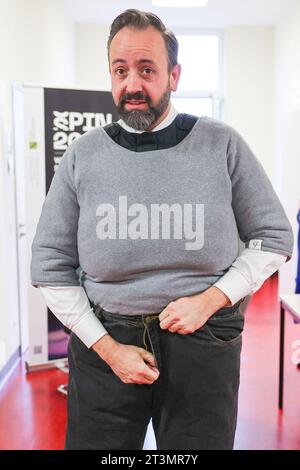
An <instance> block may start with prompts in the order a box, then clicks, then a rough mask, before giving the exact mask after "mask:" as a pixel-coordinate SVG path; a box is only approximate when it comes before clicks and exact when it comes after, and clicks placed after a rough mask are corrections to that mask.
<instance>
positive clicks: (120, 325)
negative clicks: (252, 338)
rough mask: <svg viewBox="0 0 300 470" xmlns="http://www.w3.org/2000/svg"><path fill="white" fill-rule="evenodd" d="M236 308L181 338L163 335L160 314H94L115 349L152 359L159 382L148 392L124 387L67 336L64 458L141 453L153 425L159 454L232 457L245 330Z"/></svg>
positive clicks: (73, 337)
mask: <svg viewBox="0 0 300 470" xmlns="http://www.w3.org/2000/svg"><path fill="white" fill-rule="evenodd" d="M239 304H240V302H239V303H238V304H235V305H234V306H233V307H229V308H223V309H220V310H218V311H217V312H216V313H215V314H214V315H213V316H212V317H211V318H210V319H209V320H208V322H207V323H206V324H205V325H204V326H203V327H201V328H199V329H198V330H196V331H195V332H194V333H191V334H185V335H183V334H179V333H171V332H169V331H168V330H162V329H161V328H160V321H159V318H158V314H153V315H152V314H149V315H135V316H127V315H119V314H116V313H111V312H107V311H105V310H103V309H102V308H101V307H99V306H95V308H94V311H95V314H96V315H97V317H98V318H99V319H100V320H101V322H102V323H103V325H104V326H105V328H106V330H107V331H108V332H109V334H110V335H111V336H112V337H113V338H114V339H115V340H116V341H119V342H120V343H123V344H131V345H136V346H139V347H143V348H145V349H147V350H149V351H151V352H152V353H153V355H154V356H155V358H156V361H157V365H158V369H159V371H160V375H159V378H158V379H157V380H156V381H155V382H154V383H153V384H135V383H130V384H125V383H124V382H122V381H121V380H120V379H119V377H118V376H117V375H116V374H115V373H114V372H113V370H112V369H111V368H110V366H109V365H108V364H107V363H106V362H105V361H104V360H103V359H101V358H100V357H99V355H98V354H97V353H96V352H95V351H94V350H93V349H92V348H87V347H86V346H85V345H84V343H83V342H82V341H81V340H80V339H79V338H78V337H77V336H76V335H75V334H74V333H71V336H70V341H69V346H68V359H69V369H70V373H69V386H68V422H67V433H66V442H65V450H71V449H97V450H99V449H101V450H104V449H105V450H132V449H135V450H137V449H142V448H143V444H144V438H145V434H146V431H147V426H148V423H149V421H150V419H151V418H152V425H153V430H154V433H155V438H156V444H157V450H178V449H190V450H201V449H232V448H233V444H234V435H235V429H236V419H237V404H238V389H239V378H240V353H241V346H242V331H243V328H244V315H243V313H242V312H241V310H240V308H239Z"/></svg>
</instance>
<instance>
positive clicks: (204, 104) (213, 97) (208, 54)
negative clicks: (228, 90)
mask: <svg viewBox="0 0 300 470" xmlns="http://www.w3.org/2000/svg"><path fill="white" fill-rule="evenodd" d="M176 37H177V40H178V43H179V52H178V62H179V63H180V64H181V67H182V68H181V76H180V80H179V84H178V89H177V92H176V93H173V94H172V102H173V104H174V106H175V108H176V109H177V111H178V112H185V113H189V114H194V115H196V116H201V115H206V116H210V117H215V118H217V119H221V116H222V86H223V83H222V54H221V51H222V36H221V33H220V32H207V33H202V34H201V33H198V34H176Z"/></svg>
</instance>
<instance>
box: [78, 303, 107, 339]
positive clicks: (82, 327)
mask: <svg viewBox="0 0 300 470" xmlns="http://www.w3.org/2000/svg"><path fill="white" fill-rule="evenodd" d="M72 331H73V332H74V333H75V334H76V335H77V336H78V338H79V339H81V341H82V342H83V343H84V344H85V345H86V346H87V347H88V348H90V347H91V346H92V345H93V344H94V343H96V341H98V340H99V339H100V338H102V336H104V335H106V334H108V331H107V330H106V329H105V328H104V326H103V325H102V323H101V322H100V320H98V318H97V317H96V316H95V314H94V312H93V311H92V310H91V311H90V312H88V313H87V314H86V315H84V317H83V318H82V320H81V321H80V322H79V323H77V324H76V326H75V327H74V328H72Z"/></svg>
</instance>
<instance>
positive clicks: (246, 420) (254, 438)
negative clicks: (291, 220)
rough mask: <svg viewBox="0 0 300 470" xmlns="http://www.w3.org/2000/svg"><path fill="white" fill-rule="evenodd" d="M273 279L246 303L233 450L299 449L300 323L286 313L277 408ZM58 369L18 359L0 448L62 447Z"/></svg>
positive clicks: (3, 398)
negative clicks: (36, 367)
mask: <svg viewBox="0 0 300 470" xmlns="http://www.w3.org/2000/svg"><path fill="white" fill-rule="evenodd" d="M276 289H277V279H276V277H275V278H272V279H270V280H269V281H267V282H266V283H265V284H264V286H263V287H262V288H261V290H260V291H259V292H258V293H256V294H255V295H254V297H253V299H252V300H251V303H250V304H249V306H248V310H247V315H246V325H245V332H244V343H243V353H242V370H241V386H240V401H239V417H238V427H237V433H236V443H235V448H236V449H270V450H271V449H293V450H295V449H300V394H299V390H300V371H299V370H297V368H296V366H295V365H294V364H293V363H292V360H291V356H292V352H293V350H292V347H291V345H292V342H293V341H294V340H296V339H298V340H300V325H294V324H293V322H292V320H291V318H290V317H289V316H288V315H287V317H286V343H285V344H286V348H285V388H284V392H285V394H284V411H283V412H282V413H280V412H278V409H277V398H278V395H277V394H278V353H279V304H278V301H277V291H276ZM66 381H67V376H66V374H64V373H63V372H61V371H60V370H51V371H45V372H32V373H30V374H28V375H26V373H25V368H24V365H23V364H19V365H18V367H17V369H16V370H15V371H14V373H13V375H12V376H11V377H10V379H9V381H8V383H7V384H6V385H5V386H4V387H3V389H2V390H1V392H0V422H1V426H0V449H62V448H63V446H64V438H65V425H66V399H65V398H64V397H63V396H62V395H60V394H59V393H58V392H57V391H56V387H57V386H58V385H60V384H61V383H64V382H66Z"/></svg>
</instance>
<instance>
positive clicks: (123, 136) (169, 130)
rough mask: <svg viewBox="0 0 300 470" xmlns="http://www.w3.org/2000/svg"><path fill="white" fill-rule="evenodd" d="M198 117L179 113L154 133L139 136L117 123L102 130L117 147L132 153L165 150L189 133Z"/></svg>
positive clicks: (144, 133)
mask: <svg viewBox="0 0 300 470" xmlns="http://www.w3.org/2000/svg"><path fill="white" fill-rule="evenodd" d="M197 119H198V117H197V116H193V115H191V114H186V113H179V114H177V116H176V118H175V119H174V120H173V122H172V123H171V124H170V125H169V126H167V127H165V128H164V129H161V130H159V131H155V132H148V131H146V132H143V133H141V134H139V133H135V132H128V131H127V130H126V129H124V128H123V127H122V126H120V124H118V123H117V122H113V123H111V124H107V125H106V126H104V127H103V129H104V130H105V131H106V132H107V134H108V135H109V136H110V137H111V138H112V139H113V140H114V141H115V142H116V143H117V144H119V145H121V146H122V147H125V148H127V149H129V150H133V151H134V152H146V151H148V150H158V149H167V148H170V147H174V146H175V145H177V144H179V142H181V141H182V140H183V139H184V138H185V137H186V136H187V135H188V133H189V132H190V131H191V129H192V128H193V126H194V124H195V123H196V121H197Z"/></svg>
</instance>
